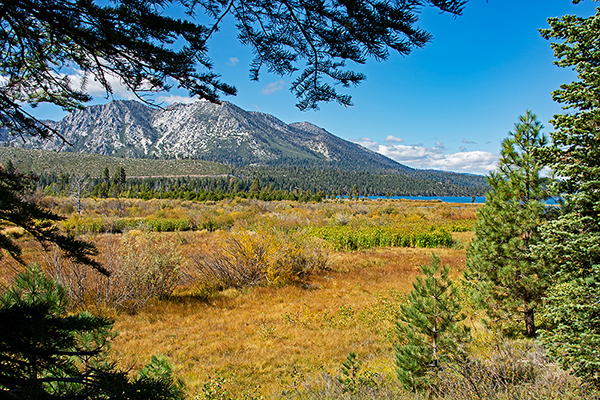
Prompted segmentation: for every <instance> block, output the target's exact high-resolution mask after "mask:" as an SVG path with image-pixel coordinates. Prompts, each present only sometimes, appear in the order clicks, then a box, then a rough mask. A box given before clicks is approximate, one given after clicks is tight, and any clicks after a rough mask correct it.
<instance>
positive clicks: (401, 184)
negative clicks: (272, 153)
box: [37, 166, 485, 201]
mask: <svg viewBox="0 0 600 400" xmlns="http://www.w3.org/2000/svg"><path fill="white" fill-rule="evenodd" d="M82 180H83V181H85V184H82ZM37 185H38V189H41V190H42V191H44V192H45V193H47V194H49V195H71V196H73V193H74V192H75V193H76V196H77V198H81V196H82V195H84V197H85V196H93V197H99V198H107V197H129V198H141V199H146V200H148V199H153V198H180V199H186V200H197V201H205V200H213V201H216V200H221V199H224V198H231V197H236V196H237V197H253V198H259V199H261V200H298V201H321V200H323V199H325V198H336V197H342V196H343V197H350V198H359V197H365V196H418V195H423V196H474V195H481V194H483V193H484V192H485V187H465V186H458V185H455V184H452V183H444V182H440V181H434V180H420V179H415V178H411V177H407V176H403V175H393V174H377V173H372V172H364V171H363V172H356V171H340V170H332V169H310V170H307V169H303V168H297V167H285V168H284V167H282V168H269V167H258V168H257V167H255V168H244V169H234V170H232V173H231V174H228V175H224V176H219V177H190V176H187V177H146V178H139V177H129V178H128V177H127V172H126V171H125V169H124V167H122V166H121V167H118V168H117V169H116V170H115V171H113V172H112V175H111V172H110V171H109V169H108V167H107V168H105V169H104V172H103V174H102V176H101V177H89V176H87V177H84V176H80V175H78V174H66V173H61V174H53V173H45V174H40V175H39V176H38V180H37ZM82 186H85V188H84V190H83V191H84V192H85V193H82V189H83V188H82Z"/></svg>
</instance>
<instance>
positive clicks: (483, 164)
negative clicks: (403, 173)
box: [356, 138, 498, 175]
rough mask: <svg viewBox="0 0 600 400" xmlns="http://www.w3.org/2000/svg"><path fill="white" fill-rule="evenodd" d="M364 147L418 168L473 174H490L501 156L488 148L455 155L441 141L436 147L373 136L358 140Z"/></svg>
mask: <svg viewBox="0 0 600 400" xmlns="http://www.w3.org/2000/svg"><path fill="white" fill-rule="evenodd" d="M356 143H358V144H360V145H361V146H363V147H366V148H368V149H371V150H373V151H375V152H377V153H380V154H382V155H384V156H386V157H389V158H391V159H392V160H395V161H397V162H399V163H401V164H405V165H408V166H410V167H413V168H419V169H438V170H443V171H454V172H462V173H471V174H484V175H485V174H487V173H488V172H489V171H493V170H495V169H496V164H497V162H498V155H497V154H493V153H489V152H486V151H466V149H464V148H461V151H460V152H458V153H454V154H444V153H443V150H444V146H443V144H442V143H440V142H438V143H436V147H425V146H422V145H412V146H407V145H399V144H398V145H386V144H380V143H378V142H375V141H374V140H372V139H370V138H360V139H359V140H357V141H356Z"/></svg>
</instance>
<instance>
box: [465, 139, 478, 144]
mask: <svg viewBox="0 0 600 400" xmlns="http://www.w3.org/2000/svg"><path fill="white" fill-rule="evenodd" d="M462 142H463V143H466V144H477V143H475V142H471V141H469V140H467V139H465V138H463V140H462Z"/></svg>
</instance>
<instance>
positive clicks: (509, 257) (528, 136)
mask: <svg viewBox="0 0 600 400" xmlns="http://www.w3.org/2000/svg"><path fill="white" fill-rule="evenodd" d="M541 130H542V125H541V124H540V122H539V121H538V120H537V118H536V116H535V115H534V114H533V113H532V112H531V111H527V113H526V114H525V115H524V116H521V117H519V122H518V123H516V124H515V129H514V132H510V134H509V137H508V138H506V139H505V140H504V141H503V142H502V150H501V157H500V161H499V163H498V170H497V171H496V172H492V173H491V174H490V177H489V179H488V182H489V185H490V186H491V187H492V191H490V192H488V193H487V194H486V201H485V205H484V206H483V207H482V208H481V209H480V210H479V211H478V213H477V215H478V222H477V226H476V227H475V237H474V238H473V240H472V242H471V244H470V246H469V249H468V250H467V270H466V271H465V279H466V281H467V282H468V283H469V284H470V285H471V286H473V289H474V290H473V291H472V293H473V295H474V298H475V300H476V304H479V305H480V306H481V307H482V308H485V309H486V311H487V313H488V315H489V316H490V317H491V318H492V319H493V321H494V322H496V323H498V324H499V325H500V326H502V327H503V328H505V330H507V331H510V330H511V329H515V328H518V329H520V330H522V331H524V332H525V334H526V335H527V336H528V337H534V336H535V335H536V327H535V319H534V313H535V310H536V309H537V308H538V307H539V305H540V302H541V299H542V296H543V295H544V292H545V290H546V288H547V287H548V285H549V283H550V279H549V278H550V272H549V270H548V267H547V266H546V264H545V263H544V262H542V261H540V260H538V259H536V258H535V257H534V256H533V254H532V246H535V245H536V244H538V243H539V242H540V234H539V227H540V225H541V224H542V221H543V220H544V218H545V209H546V207H545V204H544V201H545V200H546V199H547V194H546V190H545V186H544V182H543V179H542V178H541V177H540V171H541V170H542V168H543V167H544V165H543V163H542V162H541V161H540V160H539V159H537V158H536V156H535V151H536V149H538V148H540V147H543V146H545V145H546V138H545V137H544V135H543V134H542V133H541ZM523 322H524V324H523Z"/></svg>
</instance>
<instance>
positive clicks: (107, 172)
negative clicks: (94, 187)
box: [102, 167, 110, 185]
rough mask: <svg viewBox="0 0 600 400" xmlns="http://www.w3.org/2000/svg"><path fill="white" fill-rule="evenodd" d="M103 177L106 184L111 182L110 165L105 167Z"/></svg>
mask: <svg viewBox="0 0 600 400" xmlns="http://www.w3.org/2000/svg"><path fill="white" fill-rule="evenodd" d="M102 179H103V180H104V183H105V184H106V185H108V184H109V183H110V171H109V170H108V167H104V171H102Z"/></svg>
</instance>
